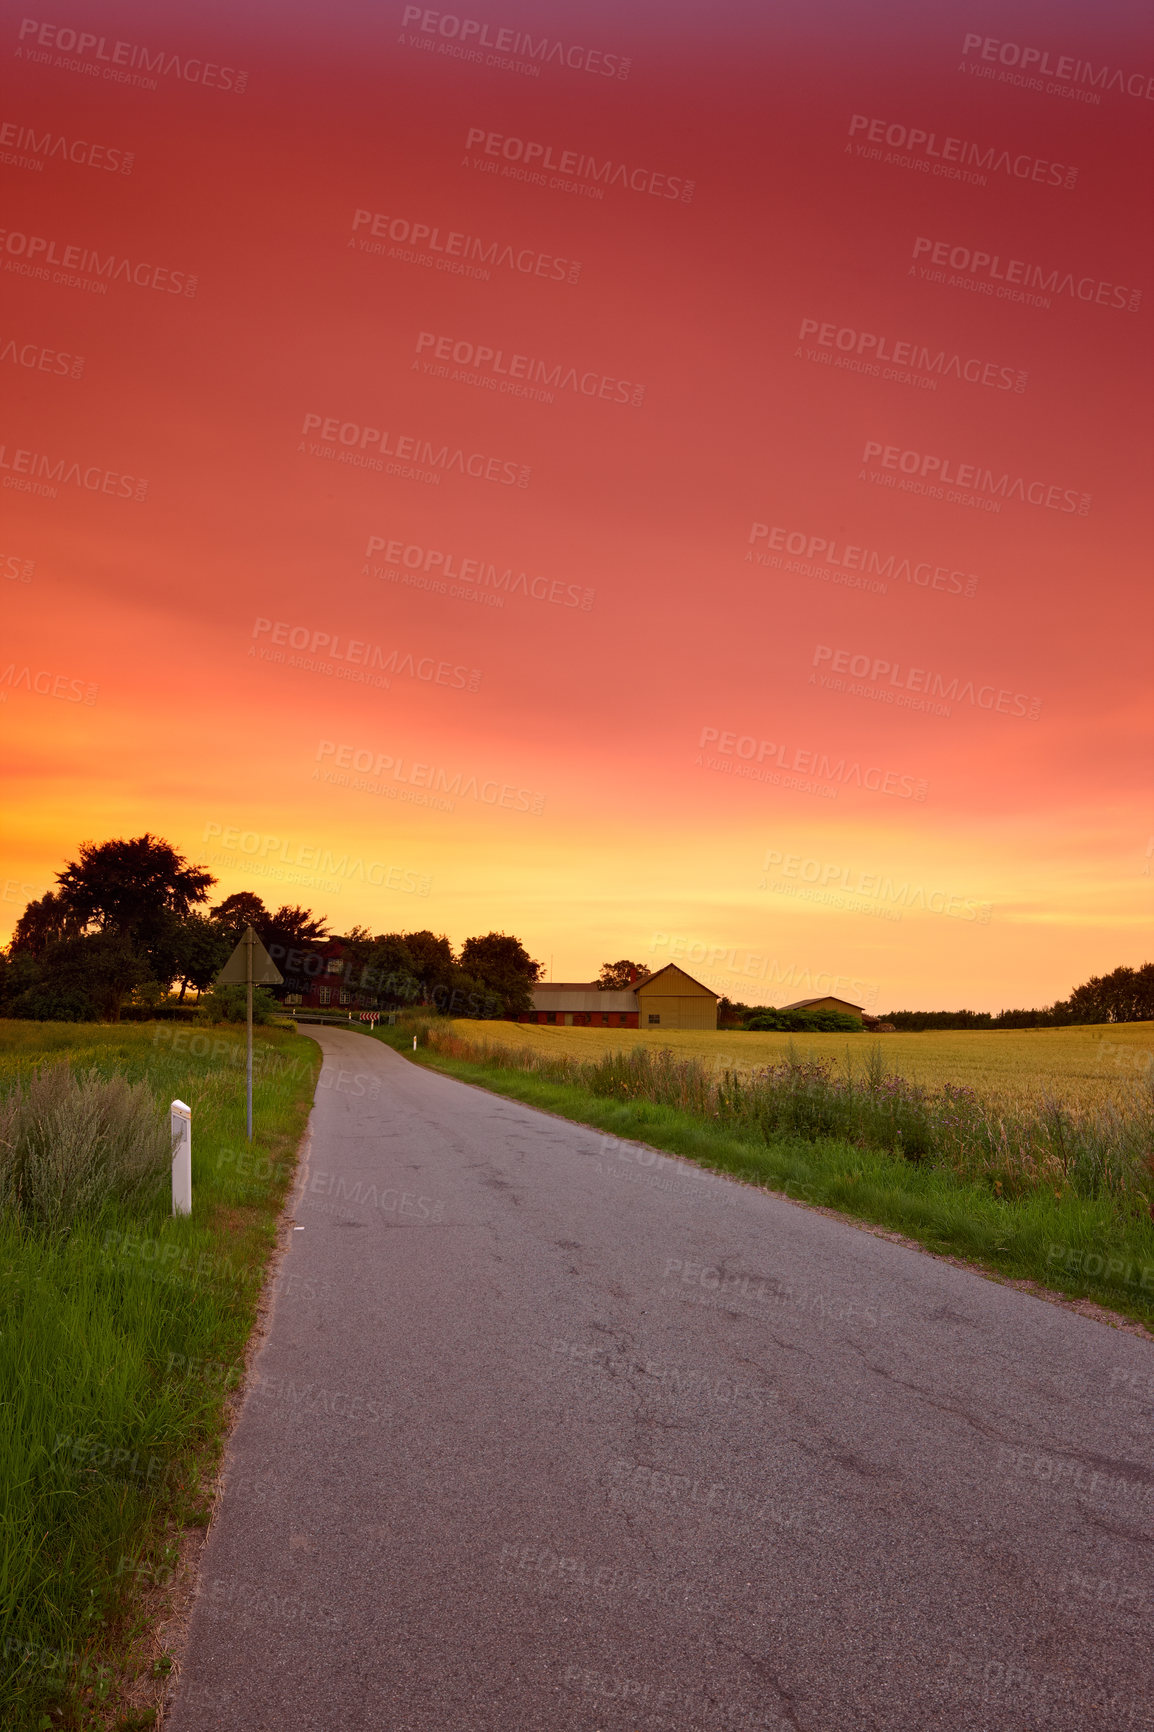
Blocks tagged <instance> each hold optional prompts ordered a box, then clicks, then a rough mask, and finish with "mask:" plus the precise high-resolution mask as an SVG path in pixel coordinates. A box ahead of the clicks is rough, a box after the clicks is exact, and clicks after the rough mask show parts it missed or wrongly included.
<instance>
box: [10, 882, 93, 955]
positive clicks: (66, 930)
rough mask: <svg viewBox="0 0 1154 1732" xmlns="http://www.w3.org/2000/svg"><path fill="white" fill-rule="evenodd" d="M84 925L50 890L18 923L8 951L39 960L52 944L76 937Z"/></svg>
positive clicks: (54, 892) (25, 911)
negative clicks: (20, 952)
mask: <svg viewBox="0 0 1154 1732" xmlns="http://www.w3.org/2000/svg"><path fill="white" fill-rule="evenodd" d="M83 926H84V922H83V920H82V919H81V918H80V916H79V915H78V914H74V913H73V912H72V910H71V909H70V908H69V906H68V904H67V903H66V902H65V900H64V897H63V896H62V895H60V894H58V893H57V892H56V891H55V890H49V891H47V892H46V893H45V894H44V895H43V896H41V897H40V899H39V901H37V902H29V904H28V906H27V907H26V908H25V910H24V912H23V914H22V915H21V916H20V918H19V920H18V921H17V922H16V930H15V931H14V932H13V934H12V943H11V945H10V946H9V948H10V949H11V951H12V952H13V954H14V953H15V952H16V951H18V950H23V951H27V953H28V954H29V956H33V957H36V958H37V959H39V958H40V957H42V956H43V955H44V952H45V949H46V948H47V946H48V945H49V944H51V943H53V942H54V941H55V940H57V939H60V938H75V937H76V936H77V935H78V934H79V933H80V932H81V931H82V929H83Z"/></svg>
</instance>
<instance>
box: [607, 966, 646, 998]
mask: <svg viewBox="0 0 1154 1732" xmlns="http://www.w3.org/2000/svg"><path fill="white" fill-rule="evenodd" d="M649 973H650V971H649V969H648V968H646V966H645V964H644V963H643V962H624V961H623V962H603V963H602V964H601V973H600V974H599V975H598V976H597V990H598V992H628V990H629V988H630V987H631V986H633V985H634V984H635V983H636V982H637V981H639V980H647V979H648V977H649Z"/></svg>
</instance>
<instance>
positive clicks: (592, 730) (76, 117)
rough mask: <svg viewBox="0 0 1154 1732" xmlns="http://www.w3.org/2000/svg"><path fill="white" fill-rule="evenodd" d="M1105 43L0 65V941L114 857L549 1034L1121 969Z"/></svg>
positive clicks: (64, 56)
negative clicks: (496, 990) (77, 878)
mask: <svg viewBox="0 0 1154 1732" xmlns="http://www.w3.org/2000/svg"><path fill="white" fill-rule="evenodd" d="M1143 10H1144V9H1143V8H1140V7H1139V6H1137V5H1136V4H1135V5H1129V4H1118V3H1116V0H1109V3H1108V4H1106V5H1098V6H1095V7H1093V8H1091V7H1089V6H1088V5H1081V6H1077V7H1075V6H1072V5H1068V4H1066V5H1062V4H1058V5H1054V4H1048V5H1046V6H1044V7H1043V6H1041V5H1032V6H1029V5H1023V4H1016V3H1015V4H1010V5H1007V6H1000V7H994V6H991V5H988V4H986V5H966V6H963V5H961V4H958V3H956V0H949V3H947V4H942V5H935V6H933V7H929V8H926V7H914V6H913V5H909V4H906V5H902V6H889V7H886V8H885V9H884V10H883V9H879V8H876V7H867V6H864V5H860V4H859V5H856V6H850V5H845V4H839V5H833V4H829V3H828V0H826V3H822V4H818V5H817V6H807V7H806V8H804V9H802V8H800V7H796V8H793V9H792V15H791V16H790V17H788V18H784V19H783V18H781V17H780V16H775V15H774V14H775V13H777V12H778V11H779V9H776V8H775V9H770V8H766V7H764V6H760V5H755V4H753V3H752V0H749V3H747V4H744V5H740V4H722V5H720V6H710V7H708V8H707V7H705V6H704V5H699V6H695V7H692V8H690V7H687V6H686V5H684V4H677V5H668V4H662V5H660V6H658V5H656V4H652V3H649V4H645V5H636V4H631V5H626V6H621V7H616V6H615V7H609V6H606V5H598V6H589V5H583V6H580V7H579V6H577V5H575V4H568V5H558V4H552V3H550V4H548V5H542V4H536V5H528V4H524V3H518V0H485V3H484V6H483V7H482V6H481V3H480V0H476V4H474V0H468V5H467V6H463V7H462V10H460V11H459V12H449V11H441V10H426V9H423V8H418V7H415V6H413V7H406V6H405V5H403V4H394V3H393V0H388V3H387V4H386V3H375V4H373V5H369V4H354V3H349V0H335V4H333V5H331V6H329V7H327V8H326V9H325V10H324V13H323V16H322V15H321V13H320V9H318V8H316V7H310V8H304V7H302V6H300V5H299V4H298V5H295V6H286V5H283V4H278V5H276V6H272V5H261V6H255V5H247V4H245V3H244V0H237V3H234V4H230V5H228V6H225V5H223V4H220V3H215V4H198V5H197V6H195V7H193V6H191V5H188V4H185V5H181V6H165V7H164V8H161V9H158V8H155V7H149V8H145V7H143V6H141V7H134V6H129V5H120V6H116V5H85V6H83V7H79V6H78V7H77V8H76V9H75V11H74V12H62V13H59V14H56V13H54V14H53V15H52V16H51V18H42V17H41V16H40V15H36V16H35V17H33V16H31V15H30V16H28V17H27V18H24V19H23V21H22V19H21V17H20V16H18V15H16V14H13V13H10V14H9V17H8V21H7V23H6V24H5V25H4V26H3V29H4V31H5V32H6V34H5V35H4V36H3V37H2V38H0V59H2V61H3V64H4V66H5V68H6V73H7V76H6V79H5V87H6V91H7V95H6V97H5V100H4V105H3V112H2V114H0V125H2V127H3V131H2V132H0V172H2V173H3V176H4V186H5V196H4V216H3V218H2V219H0V223H2V226H3V234H2V235H0V263H2V264H3V267H4V274H3V278H2V287H3V290H4V313H3V318H2V321H0V380H2V382H3V386H4V390H3V399H2V407H0V446H2V447H3V450H2V452H0V465H2V475H3V487H4V492H3V507H4V519H5V529H4V534H3V538H2V541H0V550H2V551H0V579H2V581H0V588H2V591H3V603H4V649H3V653H2V655H0V720H2V723H3V726H4V729H5V733H6V738H7V751H6V753H5V759H4V761H5V776H6V787H5V799H4V805H5V812H6V817H7V822H6V826H5V832H6V834H5V841H4V845H3V849H2V850H0V888H2V895H3V928H4V934H5V936H6V935H7V933H8V932H10V930H11V927H12V926H13V924H14V923H15V921H16V919H17V917H18V915H19V913H20V911H21V908H22V907H23V904H24V902H25V901H26V900H28V898H29V897H31V896H38V895H41V894H43V892H44V890H45V889H46V888H49V887H51V885H52V884H53V882H54V874H55V873H56V871H58V870H59V869H60V867H61V866H62V864H63V863H64V861H65V860H66V859H68V858H71V857H73V856H74V854H75V850H76V847H77V844H78V843H79V842H80V841H81V840H85V839H91V840H95V841H101V840H104V839H106V838H108V837H110V836H116V835H134V834H139V833H140V832H141V831H143V830H145V829H148V830H151V831H153V832H154V833H159V834H161V835H163V836H165V837H167V838H168V839H169V840H170V841H171V842H172V843H173V844H174V845H175V846H177V847H178V848H180V849H181V851H182V852H184V853H185V854H186V855H188V856H189V857H190V858H191V859H193V860H195V861H198V862H201V863H203V864H206V865H207V866H209V867H210V869H211V870H212V871H213V872H215V873H216V875H217V877H218V879H219V890H218V892H217V894H218V895H221V896H223V895H225V894H227V893H229V892H232V891H234V890H241V889H252V890H256V891H258V892H259V893H260V894H261V895H262V896H263V897H264V898H265V900H266V901H268V902H269V903H270V904H272V905H274V906H275V905H276V904H278V903H280V902H300V903H304V904H305V905H307V906H311V907H312V908H314V909H315V910H316V911H317V912H319V913H323V914H324V915H326V916H327V918H328V920H329V922H330V925H331V927H332V929H333V930H334V931H342V930H345V929H346V928H347V927H349V926H350V925H352V924H354V923H357V924H361V925H366V926H369V927H371V928H372V929H373V930H376V931H383V930H397V929H401V930H405V929H412V928H415V927H425V926H428V927H432V928H433V929H434V930H436V931H444V932H446V933H447V934H448V935H449V936H450V938H452V939H453V940H454V942H455V943H459V942H460V941H461V940H462V939H463V938H464V937H466V936H467V935H468V934H470V933H476V932H485V931H488V930H490V929H492V928H496V929H503V930H506V931H511V932H515V933H517V934H518V935H519V936H520V937H521V938H522V939H523V941H524V942H525V944H526V945H527V947H528V949H529V950H530V952H531V954H532V955H533V956H535V957H537V958H539V959H540V960H541V961H542V962H544V963H545V965H546V967H547V968H548V967H549V966H550V964H551V966H552V973H553V976H554V978H556V979H567V980H578V979H588V978H591V977H592V976H593V975H595V974H596V972H597V970H598V968H599V966H600V964H601V963H602V961H604V960H606V959H612V958H617V957H620V956H629V957H633V958H636V959H638V960H641V961H645V962H651V963H653V964H659V963H660V962H662V961H665V960H670V959H676V960H680V961H682V962H683V964H684V965H685V966H686V967H688V968H689V969H690V972H692V973H695V974H696V975H697V976H698V977H699V978H702V979H704V980H706V981H707V982H708V983H709V984H711V985H713V986H714V987H715V988H716V989H717V990H718V991H723V992H728V993H729V994H730V995H731V996H734V997H741V998H744V999H747V1000H750V1001H754V1002H768V1003H775V1002H776V1003H784V1002H787V1001H789V1000H791V999H796V998H800V997H804V996H810V995H811V994H814V993H820V992H824V991H830V990H832V991H835V992H837V993H838V994H839V995H840V996H844V997H848V998H850V999H853V1000H854V1001H855V1002H858V1003H863V1004H865V1005H866V1006H867V1008H870V1009H872V1010H875V1011H884V1010H888V1009H897V1008H957V1007H960V1006H963V1005H964V1006H967V1007H969V1008H972V1009H979V1010H998V1009H1000V1008H1002V1007H1004V1006H1008V1005H1024V1006H1030V1005H1035V1004H1043V1003H1047V1002H1050V1001H1051V1000H1052V999H1054V998H1055V997H1059V996H1065V995H1066V994H1067V993H1068V991H1069V990H1070V988H1071V987H1072V986H1074V985H1075V984H1076V983H1077V982H1079V981H1081V980H1083V979H1085V978H1086V977H1087V976H1088V975H1090V974H1092V973H1099V972H1104V971H1107V970H1109V969H1111V968H1113V967H1115V966H1117V965H1118V964H1120V963H1127V964H1131V965H1137V964H1139V963H1141V962H1143V961H1145V960H1147V959H1148V956H1149V954H1150V952H1149V946H1148V942H1147V938H1146V933H1147V931H1148V923H1149V914H1150V905H1151V900H1152V885H1154V876H1152V874H1154V816H1152V813H1151V802H1150V749H1149V742H1150V734H1149V720H1150V716H1149V697H1150V665H1151V655H1150V646H1151V642H1152V641H1154V638H1152V636H1151V624H1152V619H1151V611H1152V610H1151V606H1150V593H1151V592H1150V549H1151V545H1152V540H1151V528H1152V525H1151V522H1150V507H1149V474H1150V457H1151V451H1150V437H1149V434H1150V425H1149V413H1148V405H1149V402H1150V386H1151V381H1150V377H1149V369H1148V366H1147V361H1148V357H1149V352H1150V318H1151V306H1152V304H1154V270H1152V268H1151V258H1150V249H1149V222H1148V211H1149V192H1150V186H1149V180H1150V164H1151V161H1152V160H1154V158H1152V152H1151V119H1152V117H1154V100H1152V99H1154V46H1152V44H1151V42H1150V40H1149V36H1148V34H1147V35H1146V36H1145V37H1144V36H1143V33H1142V18H1143ZM526 38H528V40H527V41H526ZM118 44H119V45H120V46H118ZM479 44H480V45H479ZM152 86H155V88H152ZM130 156H131V161H129V160H128V158H129V157H130ZM126 171H127V172H126ZM598 177H600V178H598ZM593 195H599V196H593ZM69 249H71V250H69ZM446 267H448V268H446ZM81 362H82V365H81ZM145 483H146V485H145ZM506 574H509V575H508V576H507V575H506ZM522 574H523V576H522ZM899 700H901V701H899Z"/></svg>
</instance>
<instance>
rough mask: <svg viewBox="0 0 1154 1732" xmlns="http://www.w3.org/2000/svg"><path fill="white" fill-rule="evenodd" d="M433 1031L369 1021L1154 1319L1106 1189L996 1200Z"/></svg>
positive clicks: (630, 1133) (1143, 1225) (488, 1074)
mask: <svg viewBox="0 0 1154 1732" xmlns="http://www.w3.org/2000/svg"><path fill="white" fill-rule="evenodd" d="M430 1029H431V1030H432V1032H433V1039H434V1040H436V1039H437V1038H438V1033H439V1028H438V1025H436V1024H431V1023H430V1022H429V1021H428V1019H424V1020H422V1019H419V1018H415V1019H412V1020H411V1021H410V1022H408V1023H403V1022H401V1021H398V1023H397V1025H396V1027H395V1028H387V1027H386V1028H378V1029H377V1031H376V1036H375V1038H376V1039H378V1040H383V1041H385V1042H386V1043H387V1044H388V1045H390V1046H392V1047H394V1048H395V1049H396V1050H397V1051H398V1052H401V1053H403V1055H404V1056H405V1057H406V1058H408V1059H409V1060H410V1061H411V1062H413V1063H417V1064H421V1065H425V1066H427V1067H429V1068H431V1069H435V1070H438V1071H442V1072H444V1073H445V1074H446V1075H448V1076H454V1077H457V1078H459V1079H460V1080H461V1081H462V1082H469V1083H474V1084H477V1085H478V1086H480V1087H482V1088H486V1089H489V1090H491V1091H492V1092H493V1093H495V1094H502V1095H507V1096H509V1097H510V1098H511V1099H514V1100H519V1101H523V1102H524V1103H525V1105H526V1106H532V1107H539V1108H540V1109H541V1110H543V1111H545V1112H550V1113H556V1114H558V1115H559V1116H560V1117H562V1118H567V1119H573V1120H575V1121H576V1122H577V1123H579V1124H585V1125H590V1126H592V1127H593V1128H594V1129H596V1130H601V1131H606V1132H608V1133H610V1134H611V1135H613V1136H617V1137H625V1138H629V1139H632V1140H635V1141H638V1142H643V1143H648V1144H649V1145H651V1146H652V1147H654V1148H658V1149H664V1150H667V1151H668V1152H670V1153H672V1154H677V1155H682V1156H685V1157H686V1158H687V1159H689V1160H692V1161H696V1162H698V1163H699V1164H700V1165H701V1166H703V1167H706V1168H709V1169H711V1170H712V1171H714V1172H719V1173H726V1174H728V1175H730V1176H732V1177H734V1178H737V1179H742V1180H745V1181H746V1182H748V1183H752V1184H757V1185H762V1186H765V1187H767V1188H769V1189H771V1190H775V1191H781V1192H784V1193H785V1194H786V1195H787V1196H788V1197H790V1198H792V1199H793V1200H794V1201H797V1202H802V1203H807V1204H810V1205H813V1206H816V1207H824V1208H831V1209H836V1210H837V1211H838V1212H839V1213H841V1214H844V1215H848V1216H852V1217H854V1218H856V1219H858V1220H861V1221H864V1222H868V1223H870V1224H871V1225H873V1226H878V1227H884V1228H887V1229H889V1230H891V1231H895V1232H898V1233H901V1234H903V1235H904V1236H905V1237H907V1238H909V1239H912V1240H915V1241H916V1242H917V1243H918V1244H920V1245H924V1246H925V1247H926V1249H927V1250H930V1251H933V1252H936V1253H938V1254H939V1255H945V1256H952V1257H956V1258H959V1259H961V1260H962V1261H963V1262H966V1263H969V1264H972V1265H974V1266H976V1267H978V1268H982V1269H986V1270H989V1271H993V1272H996V1273H998V1274H1000V1275H1004V1276H1007V1277H1009V1278H1010V1279H1012V1280H1024V1281H1032V1282H1036V1283H1038V1284H1039V1285H1040V1286H1042V1287H1045V1288H1047V1289H1049V1290H1051V1291H1053V1292H1056V1293H1061V1294H1064V1295H1066V1296H1067V1297H1069V1298H1072V1299H1092V1300H1093V1301H1094V1302H1095V1303H1097V1304H1099V1305H1102V1306H1106V1307H1108V1308H1109V1309H1111V1310H1113V1311H1117V1312H1120V1313H1122V1314H1123V1315H1125V1316H1129V1317H1134V1318H1137V1319H1138V1320H1139V1321H1141V1322H1142V1323H1145V1324H1146V1325H1147V1326H1149V1327H1152V1328H1154V1222H1151V1220H1150V1219H1149V1218H1148V1217H1147V1216H1145V1215H1142V1214H1139V1213H1138V1212H1137V1211H1136V1210H1135V1209H1133V1208H1131V1209H1129V1210H1127V1209H1125V1208H1123V1207H1121V1206H1120V1205H1119V1202H1118V1199H1117V1198H1115V1197H1113V1196H1110V1195H1109V1194H1103V1195H1100V1196H1096V1197H1083V1196H1079V1195H1077V1194H1076V1193H1075V1192H1072V1191H1065V1192H1064V1193H1063V1194H1062V1195H1061V1196H1058V1195H1055V1193H1054V1192H1053V1191H1051V1190H1049V1189H1047V1188H1039V1189H1035V1190H1029V1191H1026V1192H1025V1193H1024V1194H1022V1195H1019V1196H1009V1197H1007V1196H998V1195H995V1194H994V1193H993V1192H992V1191H991V1189H990V1187H989V1186H988V1185H987V1184H984V1183H974V1182H967V1181H965V1180H964V1179H961V1178H959V1177H958V1176H957V1175H955V1174H953V1173H951V1172H949V1171H944V1170H942V1169H941V1168H939V1167H935V1166H932V1165H929V1164H927V1163H921V1162H918V1163H915V1162H912V1161H909V1160H907V1159H905V1158H903V1157H902V1156H900V1155H893V1154H890V1153H888V1152H886V1151H883V1150H878V1149H868V1148H861V1147H857V1146H855V1145H854V1144H852V1143H850V1142H847V1141H843V1140H839V1139H837V1138H829V1137H823V1138H817V1139H810V1138H806V1137H800V1136H788V1135H773V1136H765V1137H758V1136H754V1135H748V1134H747V1135H741V1134H732V1133H730V1132H728V1131H726V1130H725V1129H722V1128H720V1127H718V1126H717V1125H716V1124H714V1123H711V1122H710V1121H709V1120H707V1119H705V1118H702V1117H698V1116H697V1115H695V1114H693V1113H690V1112H686V1111H682V1110H680V1109H678V1108H676V1107H671V1106H666V1105H661V1104H658V1103H656V1102H653V1101H647V1100H638V1099H633V1100H616V1099H610V1098H606V1097H605V1096H603V1095H598V1094H594V1093H593V1092H592V1091H591V1090H589V1089H587V1088H583V1087H581V1086H580V1085H579V1084H577V1083H575V1082H571V1081H565V1082H559V1081H553V1080H550V1079H548V1078H543V1077H541V1076H539V1075H536V1074H534V1073H533V1072H532V1071H528V1070H524V1069H520V1068H518V1067H516V1066H515V1065H513V1064H502V1063H500V1062H498V1061H496V1060H495V1059H489V1060H488V1061H486V1062H480V1063H478V1062H475V1061H472V1060H468V1059H464V1058H462V1057H460V1056H448V1055H446V1054H445V1053H442V1052H438V1051H437V1050H436V1049H435V1047H433V1046H430V1045H428V1044H426V1041H427V1038H428V1034H429V1032H430ZM414 1033H416V1034H417V1036H418V1040H419V1042H420V1044H419V1045H418V1047H417V1049H416V1051H414V1050H413V1048H412V1042H413V1035H414Z"/></svg>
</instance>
